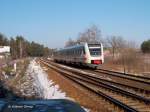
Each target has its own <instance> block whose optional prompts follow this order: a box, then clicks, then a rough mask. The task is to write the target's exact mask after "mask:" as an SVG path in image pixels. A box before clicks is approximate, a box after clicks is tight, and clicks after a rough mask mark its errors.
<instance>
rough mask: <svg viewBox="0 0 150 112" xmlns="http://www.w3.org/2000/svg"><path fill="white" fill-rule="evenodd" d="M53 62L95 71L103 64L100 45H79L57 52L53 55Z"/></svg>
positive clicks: (101, 46)
mask: <svg viewBox="0 0 150 112" xmlns="http://www.w3.org/2000/svg"><path fill="white" fill-rule="evenodd" d="M53 59H54V61H55V62H61V63H66V64H75V65H80V66H87V67H90V68H94V69H97V68H98V66H99V65H101V64H103V63H104V53H103V45H102V43H86V42H84V43H79V44H77V45H74V46H71V47H66V48H63V49H60V50H57V51H55V52H54V54H53Z"/></svg>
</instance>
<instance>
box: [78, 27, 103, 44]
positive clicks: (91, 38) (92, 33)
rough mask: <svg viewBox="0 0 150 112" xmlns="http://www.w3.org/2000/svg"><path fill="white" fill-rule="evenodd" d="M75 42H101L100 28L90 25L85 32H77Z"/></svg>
mask: <svg viewBox="0 0 150 112" xmlns="http://www.w3.org/2000/svg"><path fill="white" fill-rule="evenodd" d="M77 42H102V37H101V30H100V29H99V28H98V27H97V26H96V25H92V26H91V27H89V28H87V29H86V30H85V32H83V33H79V37H78V39H77Z"/></svg>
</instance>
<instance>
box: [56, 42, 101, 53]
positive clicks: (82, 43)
mask: <svg viewBox="0 0 150 112" xmlns="http://www.w3.org/2000/svg"><path fill="white" fill-rule="evenodd" d="M86 44H88V45H100V44H102V43H100V42H90V43H87V42H80V43H78V44H76V45H74V46H70V47H66V48H62V49H59V50H58V51H63V50H68V49H74V48H79V47H81V46H84V45H86Z"/></svg>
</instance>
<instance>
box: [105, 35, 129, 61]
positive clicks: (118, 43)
mask: <svg viewBox="0 0 150 112" xmlns="http://www.w3.org/2000/svg"><path fill="white" fill-rule="evenodd" d="M107 44H108V46H109V47H110V51H111V52H112V54H113V59H115V58H116V57H117V55H118V53H119V52H120V51H121V50H122V49H123V48H125V47H126V45H127V42H126V40H124V39H123V38H122V37H120V36H111V37H108V38H107Z"/></svg>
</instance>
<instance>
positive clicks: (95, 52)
mask: <svg viewBox="0 0 150 112" xmlns="http://www.w3.org/2000/svg"><path fill="white" fill-rule="evenodd" d="M89 51H90V55H91V56H98V55H101V49H100V48H89Z"/></svg>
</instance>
